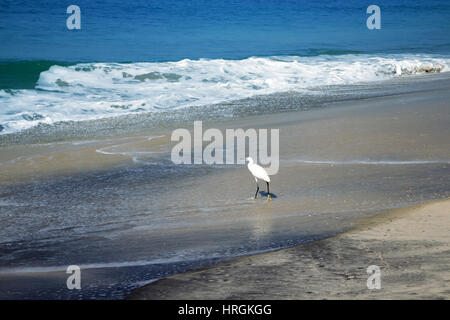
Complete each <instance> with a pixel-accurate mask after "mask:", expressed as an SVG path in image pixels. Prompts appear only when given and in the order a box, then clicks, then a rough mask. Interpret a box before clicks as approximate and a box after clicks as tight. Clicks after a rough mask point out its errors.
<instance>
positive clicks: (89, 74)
mask: <svg viewBox="0 0 450 320" xmlns="http://www.w3.org/2000/svg"><path fill="white" fill-rule="evenodd" d="M449 66H450V58H448V57H444V56H431V55H422V54H398V55H383V56H374V55H341V56H328V55H324V56H315V57H299V56H278V57H276V56H275V57H251V58H247V59H243V60H224V59H212V60H208V59H200V60H188V59H185V60H181V61H177V62H154V63H126V64H125V63H83V64H77V65H74V66H58V65H54V66H52V67H50V69H49V70H47V71H44V72H42V73H41V74H40V77H39V80H38V82H37V84H36V88H35V89H21V90H9V89H8V90H0V104H1V105H2V108H0V134H6V133H14V132H18V131H21V130H24V129H27V128H30V127H33V126H36V125H38V124H41V123H44V124H53V123H56V122H60V121H83V120H92V119H100V118H108V117H115V116H119V115H125V114H134V113H142V112H160V111H168V110H174V109H180V108H185V107H189V106H203V105H210V104H216V103H223V102H228V101H232V100H237V99H243V98H248V97H251V96H255V95H262V94H272V93H277V92H286V91H299V92H305V93H309V94H320V92H321V90H318V87H319V88H320V87H326V86H330V85H351V84H357V83H361V82H372V81H380V80H387V79H391V78H394V77H400V76H408V75H412V74H422V73H436V72H447V71H448V70H449Z"/></svg>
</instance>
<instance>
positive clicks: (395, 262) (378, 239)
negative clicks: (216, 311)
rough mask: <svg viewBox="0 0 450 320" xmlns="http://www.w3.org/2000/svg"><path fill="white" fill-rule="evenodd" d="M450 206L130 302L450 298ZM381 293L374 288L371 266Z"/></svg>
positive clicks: (392, 216)
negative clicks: (376, 269)
mask: <svg viewBox="0 0 450 320" xmlns="http://www.w3.org/2000/svg"><path fill="white" fill-rule="evenodd" d="M449 226H450V200H443V201H437V202H432V203H427V204H423V205H419V206H415V207H411V208H403V209H397V210H393V211H388V212H386V213H384V214H382V215H379V216H376V217H373V218H370V219H365V220H364V221H361V222H360V224H359V226H358V227H356V228H355V229H354V230H352V231H349V232H347V233H344V234H342V235H339V236H335V237H330V238H327V239H323V240H318V241H313V242H310V243H305V244H301V245H298V246H296V247H293V248H288V249H283V250H279V251H276V252H271V253H265V254H259V255H254V256H249V257H243V258H238V259H234V260H232V261H229V262H226V263H222V264H220V265H218V266H215V267H211V268H207V269H204V270H199V271H192V272H188V273H184V274H180V275H175V276H172V277H169V278H166V279H162V280H159V281H157V282H154V283H152V284H149V285H147V286H145V287H143V288H140V289H137V290H135V291H134V292H133V293H132V294H131V295H130V296H129V297H128V298H129V299H449V298H450V233H449ZM371 265H377V266H379V267H380V279H381V288H380V289H376V288H375V289H371V290H369V289H368V287H367V279H368V277H369V275H368V274H367V273H366V272H367V271H366V269H367V267H368V266H371Z"/></svg>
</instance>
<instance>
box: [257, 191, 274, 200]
mask: <svg viewBox="0 0 450 320" xmlns="http://www.w3.org/2000/svg"><path fill="white" fill-rule="evenodd" d="M259 194H260V195H261V196H263V197H267V196H268V195H269V194H268V193H267V192H265V191H260V192H259ZM270 196H271V197H272V199H275V198H278V197H277V195H276V194H275V193H272V192H271V193H270Z"/></svg>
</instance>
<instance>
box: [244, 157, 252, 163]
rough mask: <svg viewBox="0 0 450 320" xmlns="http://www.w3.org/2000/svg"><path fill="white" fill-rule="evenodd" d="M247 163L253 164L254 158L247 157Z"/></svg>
mask: <svg viewBox="0 0 450 320" xmlns="http://www.w3.org/2000/svg"><path fill="white" fill-rule="evenodd" d="M245 161H248V162H253V159H252V157H247V158H245Z"/></svg>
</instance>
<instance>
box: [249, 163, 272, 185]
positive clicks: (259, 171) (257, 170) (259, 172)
mask: <svg viewBox="0 0 450 320" xmlns="http://www.w3.org/2000/svg"><path fill="white" fill-rule="evenodd" d="M249 169H250V172H251V173H252V174H253V175H254V176H255V177H256V178H258V179H261V180H264V181H267V182H270V178H269V175H268V174H267V172H266V170H264V168H263V167H261V166H259V165H257V164H253V165H252V166H249Z"/></svg>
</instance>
